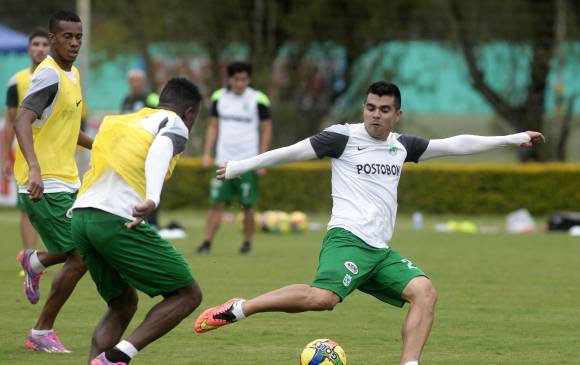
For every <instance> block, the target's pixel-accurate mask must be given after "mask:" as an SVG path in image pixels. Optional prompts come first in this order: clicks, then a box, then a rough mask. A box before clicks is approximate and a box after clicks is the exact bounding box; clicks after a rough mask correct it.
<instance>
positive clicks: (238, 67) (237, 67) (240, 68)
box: [228, 61, 252, 77]
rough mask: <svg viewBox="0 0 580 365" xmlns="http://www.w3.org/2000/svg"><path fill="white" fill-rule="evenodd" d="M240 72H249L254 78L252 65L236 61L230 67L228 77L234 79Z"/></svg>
mask: <svg viewBox="0 0 580 365" xmlns="http://www.w3.org/2000/svg"><path fill="white" fill-rule="evenodd" d="M239 72H247V73H248V76H252V65H250V64H249V63H247V62H241V61H236V62H232V63H230V64H229V65H228V77H232V76H234V75H235V74H237V73H239Z"/></svg>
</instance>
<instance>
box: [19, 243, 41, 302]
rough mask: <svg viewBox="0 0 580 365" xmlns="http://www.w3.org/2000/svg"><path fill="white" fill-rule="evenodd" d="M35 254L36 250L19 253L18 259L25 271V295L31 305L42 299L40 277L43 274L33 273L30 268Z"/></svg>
mask: <svg viewBox="0 0 580 365" xmlns="http://www.w3.org/2000/svg"><path fill="white" fill-rule="evenodd" d="M33 253H34V250H24V251H20V252H19V253H18V256H17V257H16V258H17V259H18V262H19V263H20V266H22V270H24V293H25V294H26V298H28V301H29V302H30V303H31V304H36V303H38V300H39V299H40V277H41V276H42V273H40V274H37V273H35V272H34V271H32V267H31V266H30V256H31V255H32V254H33Z"/></svg>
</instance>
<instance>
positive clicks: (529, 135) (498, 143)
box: [419, 131, 545, 161]
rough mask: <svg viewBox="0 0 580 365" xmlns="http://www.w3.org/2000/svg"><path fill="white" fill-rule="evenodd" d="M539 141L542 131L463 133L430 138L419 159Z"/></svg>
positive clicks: (528, 145) (529, 145) (530, 145)
mask: <svg viewBox="0 0 580 365" xmlns="http://www.w3.org/2000/svg"><path fill="white" fill-rule="evenodd" d="M540 142H545V138H544V136H543V135H542V133H539V132H534V131H528V132H522V133H516V134H509V135H506V136H493V137H486V136H474V135H468V134H465V135H459V136H454V137H449V138H443V139H432V140H430V141H429V145H427V149H426V150H425V152H423V154H422V155H421V157H420V158H419V160H420V161H423V160H428V159H431V158H435V157H441V156H455V155H471V154H475V153H481V152H485V151H489V150H492V149H494V148H498V147H502V146H508V145H515V146H520V147H525V148H529V147H532V146H533V145H534V144H537V143H540Z"/></svg>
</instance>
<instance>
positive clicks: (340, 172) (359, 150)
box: [310, 123, 429, 248]
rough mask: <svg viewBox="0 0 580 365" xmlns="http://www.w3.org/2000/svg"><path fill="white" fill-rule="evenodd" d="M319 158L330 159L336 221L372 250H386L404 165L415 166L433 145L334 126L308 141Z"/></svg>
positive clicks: (334, 224) (353, 126)
mask: <svg viewBox="0 0 580 365" xmlns="http://www.w3.org/2000/svg"><path fill="white" fill-rule="evenodd" d="M310 143H311V144H312V147H313V149H314V151H315V152H316V155H317V156H318V158H323V157H331V158H332V216H331V218H330V222H329V223H328V229H329V230H330V229H332V228H344V229H346V230H348V231H350V232H351V233H353V234H355V235H356V236H357V237H359V238H360V239H362V240H363V241H364V242H366V243H367V244H368V245H370V246H373V247H376V248H384V247H388V245H389V242H390V240H391V237H392V236H393V230H394V227H395V218H396V216H397V186H398V185H399V179H400V178H401V172H402V170H403V164H404V163H405V162H417V161H418V160H419V157H421V155H422V154H423V152H425V150H426V149H427V145H428V144H429V140H427V139H424V138H420V137H415V136H410V135H404V134H398V133H394V132H391V133H390V134H389V137H388V138H387V140H386V141H381V140H377V139H375V138H372V137H371V136H369V134H368V133H367V131H366V129H365V127H364V124H363V123H359V124H335V125H333V126H331V127H329V128H327V129H325V130H324V131H323V132H321V133H319V134H316V135H314V136H312V137H311V138H310Z"/></svg>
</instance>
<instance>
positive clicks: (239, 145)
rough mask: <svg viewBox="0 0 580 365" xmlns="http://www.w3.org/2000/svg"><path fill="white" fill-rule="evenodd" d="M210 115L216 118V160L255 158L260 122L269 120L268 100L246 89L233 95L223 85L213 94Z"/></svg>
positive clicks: (257, 148)
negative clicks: (239, 93)
mask: <svg viewBox="0 0 580 365" xmlns="http://www.w3.org/2000/svg"><path fill="white" fill-rule="evenodd" d="M211 99H212V109H211V115H212V116H213V117H216V118H218V121H219V127H218V138H217V146H216V163H217V164H218V165H222V164H223V163H225V162H226V161H229V160H240V159H244V158H249V157H254V156H256V155H258V154H259V153H260V122H262V121H265V120H269V119H270V100H269V99H268V97H267V96H266V95H265V94H264V93H262V92H261V91H258V90H255V89H252V88H251V87H248V88H246V90H245V91H244V93H243V94H241V95H236V94H235V93H233V92H232V91H230V90H228V89H226V88H223V89H219V90H217V91H216V92H214V93H213V95H212V98H211Z"/></svg>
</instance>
